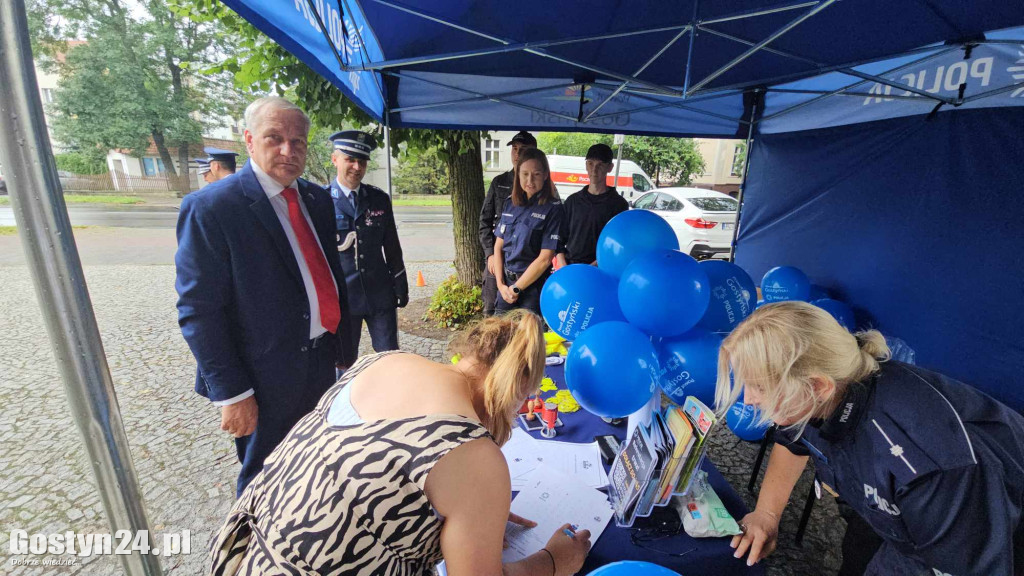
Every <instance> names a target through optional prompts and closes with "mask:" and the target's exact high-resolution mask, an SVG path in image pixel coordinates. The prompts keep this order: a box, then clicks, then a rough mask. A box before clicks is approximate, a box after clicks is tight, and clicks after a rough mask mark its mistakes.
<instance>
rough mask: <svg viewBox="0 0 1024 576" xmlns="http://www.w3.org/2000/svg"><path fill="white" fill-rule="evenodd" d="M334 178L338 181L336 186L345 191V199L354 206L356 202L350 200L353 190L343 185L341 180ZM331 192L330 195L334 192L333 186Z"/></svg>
mask: <svg viewBox="0 0 1024 576" xmlns="http://www.w3.org/2000/svg"><path fill="white" fill-rule="evenodd" d="M334 180H335V181H336V182H337V183H338V188H341V191H342V192H344V193H345V199H346V200H348V203H349V204H351V205H352V206H355V205H356V203H355V202H354V201H353V200H352V198H353V195H354V194H355V191H354V190H352V189H350V188H349V187H348V186H345V185H344V184H342V183H341V180H340V179H338V178H337V177H335V179H334ZM331 194H332V195H333V194H334V189H333V188H331Z"/></svg>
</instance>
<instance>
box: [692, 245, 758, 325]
mask: <svg viewBox="0 0 1024 576" xmlns="http://www.w3.org/2000/svg"><path fill="white" fill-rule="evenodd" d="M700 267H701V269H702V270H704V273H705V274H707V275H708V280H709V281H710V286H711V300H710V301H709V303H708V311H707V312H705V313H704V317H703V318H701V319H700V322H698V323H697V327H698V328H706V329H708V330H711V331H712V332H729V331H731V330H732V329H733V328H735V327H736V325H737V324H739V323H740V322H742V321H743V319H744V318H746V317H747V316H750V315H751V314H752V313H753V312H754V305H755V304H756V303H757V302H756V301H757V287H756V286H755V285H754V281H753V280H751V279H750V275H749V274H747V273H746V272H745V271H744V270H743V268H740V267H739V266H737V265H735V264H733V263H732V262H726V261H724V260H705V261H703V262H701V263H700Z"/></svg>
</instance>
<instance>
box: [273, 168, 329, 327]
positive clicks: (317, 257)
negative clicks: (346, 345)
mask: <svg viewBox="0 0 1024 576" xmlns="http://www.w3.org/2000/svg"><path fill="white" fill-rule="evenodd" d="M281 195H282V196H284V199H285V200H286V201H287V202H288V220H289V221H291V223H292V230H293V231H294V232H295V239H296V240H298V242H299V249H300V250H301V251H302V257H303V258H305V260H306V266H307V267H308V268H309V275H310V276H312V277H313V287H314V288H316V301H317V303H318V304H319V305H320V324H322V325H323V327H324V328H326V329H327V331H328V332H330V333H331V334H334V333H335V332H336V331H337V330H338V323H339V322H341V307H340V306H339V305H338V289H337V288H336V287H335V286H334V281H333V280H332V278H331V267H330V266H328V265H327V258H325V257H324V253H323V251H322V250H321V249H320V246H319V245H318V244H317V242H316V236H314V235H313V230H312V229H311V228H310V227H309V222H308V221H306V217H305V216H303V215H302V209H301V208H300V207H299V193H298V192H297V191H296V190H295V188H285V189H284V191H283V192H281Z"/></svg>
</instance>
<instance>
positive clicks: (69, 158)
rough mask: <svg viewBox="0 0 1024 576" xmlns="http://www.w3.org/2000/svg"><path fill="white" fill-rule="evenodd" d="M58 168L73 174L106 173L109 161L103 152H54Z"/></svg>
mask: <svg viewBox="0 0 1024 576" xmlns="http://www.w3.org/2000/svg"><path fill="white" fill-rule="evenodd" d="M54 160H56V161H57V170H60V171H62V172H70V173H72V174H106V173H107V162H106V158H105V157H104V156H103V155H102V154H88V153H84V152H67V153H65V154H54Z"/></svg>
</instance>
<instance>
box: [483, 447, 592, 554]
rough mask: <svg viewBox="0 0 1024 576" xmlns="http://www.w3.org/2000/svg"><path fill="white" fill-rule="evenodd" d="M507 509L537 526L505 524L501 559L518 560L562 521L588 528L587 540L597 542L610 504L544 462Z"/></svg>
mask: <svg viewBox="0 0 1024 576" xmlns="http://www.w3.org/2000/svg"><path fill="white" fill-rule="evenodd" d="M511 511H512V512H513V513H515V514H518V515H520V516H522V517H523V518H526V519H529V520H533V521H534V522H536V523H537V526H536V527H534V528H529V529H527V528H524V527H522V526H519V525H517V524H512V523H511V522H510V523H509V524H508V526H507V527H506V530H505V539H506V540H507V541H508V544H509V547H508V548H506V549H505V550H504V551H503V552H502V554H501V559H502V561H503V562H515V561H516V560H522V559H523V558H526V557H527V556H529V555H531V554H533V553H535V552H537V551H538V550H540V549H541V548H543V547H544V545H545V544H547V542H548V539H549V538H551V535H552V534H554V533H555V530H557V529H558V528H560V527H561V526H562V525H563V524H566V523H568V524H575V525H576V526H577V527H578V529H579V530H590V541H591V542H592V543H593V542H597V539H598V538H599V537H600V536H601V533H602V532H603V531H604V529H605V527H606V526H607V525H608V521H609V520H611V518H612V507H611V504H609V503H608V497H607V496H605V494H604V493H602V492H599V491H598V490H595V489H593V488H591V487H589V486H586V485H585V484H582V483H580V482H579V481H577V480H576V479H574V478H573V477H571V476H567V475H565V474H563V473H561V472H559V471H558V470H556V469H553V468H550V467H548V466H547V465H545V464H542V465H540V466H538V467H537V468H535V469H534V470H533V472H532V473H531V474H530V481H529V482H528V483H527V486H526V487H525V488H523V489H522V490H520V492H519V495H518V496H516V498H515V500H512V508H511Z"/></svg>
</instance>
